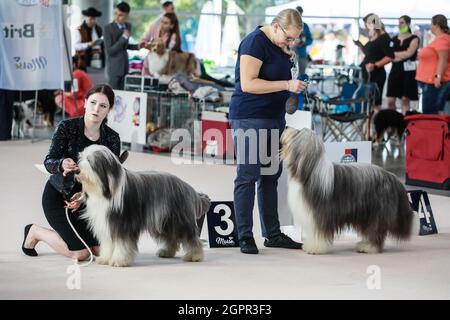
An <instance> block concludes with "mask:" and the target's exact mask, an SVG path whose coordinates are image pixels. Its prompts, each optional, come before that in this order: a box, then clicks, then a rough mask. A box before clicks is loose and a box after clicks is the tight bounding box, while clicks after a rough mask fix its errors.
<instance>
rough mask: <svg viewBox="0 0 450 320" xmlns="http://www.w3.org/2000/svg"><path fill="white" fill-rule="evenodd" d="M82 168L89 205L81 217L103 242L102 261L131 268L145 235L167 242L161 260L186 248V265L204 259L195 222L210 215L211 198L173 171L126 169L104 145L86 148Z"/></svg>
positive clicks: (81, 174) (82, 177)
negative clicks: (140, 238)
mask: <svg viewBox="0 0 450 320" xmlns="http://www.w3.org/2000/svg"><path fill="white" fill-rule="evenodd" d="M78 165H79V171H78V172H77V173H76V175H75V178H76V179H77V180H78V181H80V182H81V183H82V185H83V193H84V199H85V200H84V201H85V204H86V210H85V212H84V213H83V215H82V217H83V218H85V219H87V221H88V225H89V227H90V228H91V230H92V231H93V233H94V235H95V236H96V238H97V239H98V241H99V243H100V256H99V257H98V258H97V259H96V261H97V263H99V264H108V265H111V266H116V267H124V266H129V265H130V264H131V263H132V262H133V260H134V258H135V256H136V254H137V252H138V240H139V236H140V235H141V233H143V232H145V231H147V232H149V233H150V235H151V236H152V237H153V238H155V239H156V240H157V241H158V242H162V243H163V247H162V248H161V249H160V250H159V251H158V253H157V254H158V256H160V257H163V258H171V257H174V256H175V254H176V252H177V251H178V249H179V246H180V244H182V245H183V248H184V249H185V251H186V253H185V255H184V260H185V261H194V262H197V261H201V260H202V259H203V248H202V243H201V242H200V239H199V232H198V229H197V223H196V219H198V218H199V217H201V216H203V215H204V214H205V213H206V212H207V211H208V209H209V206H210V199H209V197H208V196H206V195H205V194H201V193H197V192H196V191H195V190H194V189H193V188H192V187H191V186H190V185H189V184H187V183H186V182H184V181H183V180H181V179H179V178H178V177H176V176H174V175H171V174H169V173H164V172H156V171H149V172H132V171H130V170H127V169H125V168H124V167H123V166H122V164H121V163H120V162H119V159H118V158H117V157H116V155H114V153H112V152H111V151H110V150H109V149H108V148H107V147H105V146H101V145H91V146H89V147H87V148H86V149H84V151H83V152H82V153H81V154H80V160H79V164H78Z"/></svg>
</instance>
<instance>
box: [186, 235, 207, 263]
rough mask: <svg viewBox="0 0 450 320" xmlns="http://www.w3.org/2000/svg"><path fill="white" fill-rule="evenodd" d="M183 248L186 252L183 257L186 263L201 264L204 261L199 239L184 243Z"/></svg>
mask: <svg viewBox="0 0 450 320" xmlns="http://www.w3.org/2000/svg"><path fill="white" fill-rule="evenodd" d="M183 248H184V249H185V251H186V254H185V255H184V257H183V260H184V261H188V262H200V261H202V260H203V247H202V243H201V242H200V240H199V239H191V240H190V241H187V242H185V243H183Z"/></svg>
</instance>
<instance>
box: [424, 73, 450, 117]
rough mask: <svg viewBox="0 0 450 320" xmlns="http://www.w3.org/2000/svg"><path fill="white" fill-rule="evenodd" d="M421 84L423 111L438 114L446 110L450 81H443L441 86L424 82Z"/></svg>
mask: <svg viewBox="0 0 450 320" xmlns="http://www.w3.org/2000/svg"><path fill="white" fill-rule="evenodd" d="M419 85H420V87H421V88H422V112H423V113H431V114H437V113H439V111H444V107H445V103H446V102H447V98H448V96H449V94H450V81H448V82H444V83H442V85H441V86H440V87H439V88H436V87H435V86H434V85H433V84H428V83H423V82H419Z"/></svg>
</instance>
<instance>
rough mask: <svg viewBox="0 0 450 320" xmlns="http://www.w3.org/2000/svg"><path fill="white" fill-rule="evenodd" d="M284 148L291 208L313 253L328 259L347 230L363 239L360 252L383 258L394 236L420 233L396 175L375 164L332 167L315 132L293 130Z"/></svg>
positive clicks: (283, 138) (284, 137)
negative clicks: (387, 242)
mask: <svg viewBox="0 0 450 320" xmlns="http://www.w3.org/2000/svg"><path fill="white" fill-rule="evenodd" d="M281 143H282V149H281V157H282V159H283V160H284V162H285V165H286V167H287V169H288V176H289V189H288V190H289V191H288V201H289V206H290V208H291V210H292V212H294V221H295V223H296V224H300V225H301V231H302V240H303V242H304V244H303V250H304V251H306V252H307V253H310V254H324V253H327V252H328V251H329V250H330V248H331V245H332V243H333V239H334V237H335V235H336V234H339V232H341V231H343V230H344V229H347V228H353V230H355V231H356V232H358V233H359V234H360V235H361V236H362V241H360V242H358V243H357V245H356V250H357V251H358V252H365V253H377V252H381V251H382V250H383V245H384V242H385V239H386V237H387V236H388V235H389V236H391V237H393V238H395V239H397V240H407V239H408V238H409V237H410V235H411V234H412V233H413V232H415V231H417V232H418V230H419V225H418V217H417V216H415V214H414V213H413V211H412V209H411V207H410V204H409V200H408V195H407V193H406V190H405V187H404V186H403V184H402V183H401V182H400V181H399V180H398V179H397V177H396V176H394V175H393V174H391V173H389V172H387V171H386V170H384V169H382V168H380V167H378V166H375V165H370V164H356V163H355V164H335V163H332V162H331V161H329V160H328V159H327V158H326V155H325V147H324V145H323V143H322V141H320V140H319V139H318V138H317V136H316V135H315V133H314V132H313V131H311V130H310V129H302V130H296V129H292V128H287V129H286V130H285V131H284V132H283V134H282V136H281Z"/></svg>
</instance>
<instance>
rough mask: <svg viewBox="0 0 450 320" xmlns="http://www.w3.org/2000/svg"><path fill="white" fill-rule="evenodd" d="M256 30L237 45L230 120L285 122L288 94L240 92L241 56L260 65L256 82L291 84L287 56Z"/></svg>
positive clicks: (290, 64)
mask: <svg viewBox="0 0 450 320" xmlns="http://www.w3.org/2000/svg"><path fill="white" fill-rule="evenodd" d="M260 27H261V26H258V27H257V28H256V29H255V30H254V31H253V32H251V33H250V34H248V35H247V36H246V37H245V38H244V39H243V40H242V42H241V44H240V45H239V51H238V58H237V63H236V71H235V72H236V77H235V80H236V87H235V91H234V93H233V96H232V97H231V101H230V119H248V118H252V119H284V115H285V113H286V111H285V103H286V100H287V99H288V98H289V92H288V91H287V90H284V91H278V92H273V93H264V94H253V93H248V92H242V89H241V75H240V72H241V67H240V57H241V55H249V56H252V57H255V58H256V59H258V60H261V61H262V65H261V69H260V70H259V75H258V78H260V79H263V80H268V81H279V80H291V79H292V75H291V68H292V66H293V63H292V62H291V59H290V56H289V55H287V54H286V53H284V52H283V50H282V49H281V48H280V47H278V46H276V45H274V44H273V43H272V41H270V40H269V38H267V36H266V35H265V34H264V32H262V31H261V30H260Z"/></svg>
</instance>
